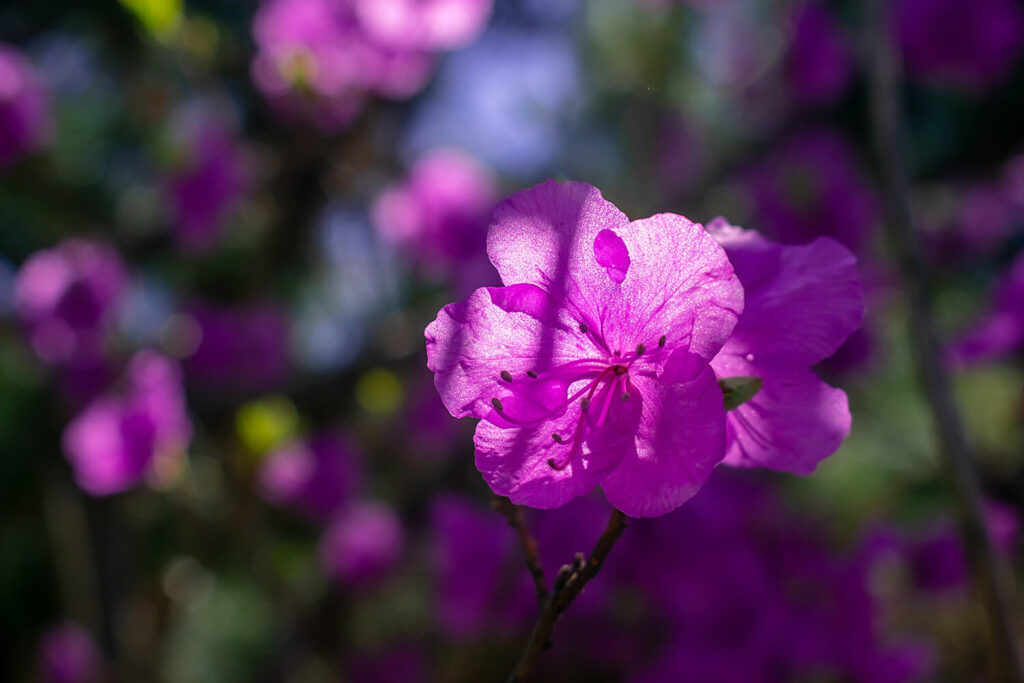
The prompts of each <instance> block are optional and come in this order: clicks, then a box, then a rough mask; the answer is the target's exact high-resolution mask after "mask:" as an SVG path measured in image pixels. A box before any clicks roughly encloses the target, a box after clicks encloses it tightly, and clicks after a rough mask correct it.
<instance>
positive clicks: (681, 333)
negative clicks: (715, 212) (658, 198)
mask: <svg viewBox="0 0 1024 683" xmlns="http://www.w3.org/2000/svg"><path fill="white" fill-rule="evenodd" d="M619 234H620V235H621V236H622V239H623V242H624V243H625V245H626V248H627V249H628V250H629V255H630V257H631V258H632V264H631V265H630V270H629V274H628V276H627V277H626V278H625V280H624V281H623V283H622V286H621V294H620V295H619V297H618V299H617V301H616V307H615V308H609V307H607V306H605V307H603V308H602V309H601V313H600V317H601V320H602V333H603V334H604V337H605V339H606V340H607V341H608V343H609V344H610V345H611V346H612V347H619V348H623V349H629V348H632V347H633V346H635V345H636V344H640V343H642V344H645V345H646V346H647V347H648V348H654V347H655V346H656V345H657V344H658V341H659V339H660V338H661V337H662V336H665V337H666V343H667V346H668V348H670V349H671V348H676V347H682V348H688V349H689V350H690V351H692V352H693V353H695V354H697V355H698V356H700V357H701V358H703V359H704V360H705V361H707V360H710V359H711V358H712V357H713V356H714V355H715V353H716V352H717V351H718V349H720V348H721V346H722V344H724V343H725V340H726V339H728V338H729V335H730V333H731V332H732V329H733V327H734V326H735V325H736V320H737V318H738V317H739V315H740V313H741V312H742V311H743V288H742V287H741V286H740V283H739V280H738V279H737V278H736V276H735V274H734V273H733V267H732V264H730V263H729V259H728V258H727V257H726V255H725V252H724V251H723V250H722V249H721V248H720V247H719V245H718V244H717V243H716V242H715V240H714V239H712V238H711V237H710V236H709V235H708V234H707V233H706V232H705V231H704V229H703V228H702V227H701V226H700V225H697V224H695V223H691V222H690V221H689V220H687V219H686V218H684V217H683V216H677V215H675V214H670V213H664V214H658V215H656V216H651V217H650V218H644V219H642V220H638V221H633V222H632V223H630V225H629V227H628V229H626V230H624V231H620V233H619Z"/></svg>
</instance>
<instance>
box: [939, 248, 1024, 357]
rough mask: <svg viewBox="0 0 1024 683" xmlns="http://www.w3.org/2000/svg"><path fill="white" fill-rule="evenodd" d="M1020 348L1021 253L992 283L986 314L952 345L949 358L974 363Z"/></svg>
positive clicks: (1023, 319)
mask: <svg viewBox="0 0 1024 683" xmlns="http://www.w3.org/2000/svg"><path fill="white" fill-rule="evenodd" d="M1021 349H1024V254H1020V255H1018V256H1017V258H1016V260H1014V262H1013V263H1012V264H1011V265H1010V267H1009V268H1008V270H1007V271H1006V272H1005V273H1003V274H1002V275H1001V276H1000V278H999V280H998V281H997V282H996V284H995V287H994V288H993V292H992V300H991V303H990V304H989V307H988V311H987V312H986V313H985V315H984V316H982V317H981V319H979V320H978V321H977V322H975V323H974V325H973V326H972V327H971V328H970V329H968V330H967V331H966V332H964V333H963V334H962V335H961V336H960V338H959V339H957V340H956V341H954V343H953V345H952V355H953V358H954V359H955V360H957V361H959V362H961V363H978V362H985V361H991V360H996V359H999V358H1004V357H1006V356H1009V355H1011V354H1014V353H1018V352H1020V351H1021Z"/></svg>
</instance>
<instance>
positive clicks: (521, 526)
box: [491, 494, 548, 609]
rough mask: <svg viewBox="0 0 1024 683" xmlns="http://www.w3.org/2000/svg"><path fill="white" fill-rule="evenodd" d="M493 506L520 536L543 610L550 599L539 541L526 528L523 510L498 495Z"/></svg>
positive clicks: (527, 566) (493, 501)
mask: <svg viewBox="0 0 1024 683" xmlns="http://www.w3.org/2000/svg"><path fill="white" fill-rule="evenodd" d="M491 506H492V507H494V509H496V510H499V511H501V513H502V514H503V515H505V517H507V518H508V525H509V526H510V527H512V528H513V529H515V530H516V535H518V536H519V541H520V543H522V545H523V554H524V555H525V556H526V568H527V569H529V570H530V576H532V577H533V586H534V588H535V589H536V591H537V604H538V605H540V607H541V608H542V609H543V607H544V601H545V600H547V599H548V582H547V581H546V580H545V579H544V566H543V565H542V564H541V562H540V551H539V550H538V549H537V541H536V540H534V538H533V535H532V534H530V530H529V528H527V526H526V519H525V518H524V517H523V511H522V509H520V508H519V507H517V506H516V505H514V504H513V503H512V501H510V500H509V499H508V498H506V497H505V496H499V495H496V494H495V495H493V496H491Z"/></svg>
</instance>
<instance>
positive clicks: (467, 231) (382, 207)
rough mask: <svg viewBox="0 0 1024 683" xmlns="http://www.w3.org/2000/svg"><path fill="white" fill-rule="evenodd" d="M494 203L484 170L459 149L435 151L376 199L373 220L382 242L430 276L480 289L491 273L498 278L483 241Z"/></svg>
mask: <svg viewBox="0 0 1024 683" xmlns="http://www.w3.org/2000/svg"><path fill="white" fill-rule="evenodd" d="M497 200H498V197H497V192H496V189H495V179H494V177H493V175H492V174H491V173H490V171H488V170H487V169H486V168H485V167H484V166H482V165H481V164H479V163H478V162H476V161H474V160H473V159H472V158H471V157H469V156H467V155H466V154H464V153H462V152H459V151H458V150H454V149H442V150H435V151H433V152H430V153H429V154H427V155H426V156H424V157H423V158H421V159H419V160H418V161H417V162H416V163H415V164H414V165H413V166H412V168H411V169H410V171H409V177H408V178H407V179H406V180H405V182H403V183H401V184H396V185H392V186H390V187H388V188H386V189H385V190H384V191H383V192H382V193H381V194H380V196H378V197H377V199H376V201H375V202H374V205H373V220H374V224H375V225H376V228H377V232H378V234H379V235H380V236H381V237H382V238H383V239H384V241H386V242H388V243H390V244H392V245H393V246H395V247H397V248H398V249H399V250H400V251H402V252H403V253H404V254H405V255H406V258H407V259H408V260H409V261H410V262H412V263H413V264H415V265H417V266H418V267H419V268H420V269H421V270H422V271H424V272H425V273H427V274H428V275H431V276H434V277H439V278H443V279H448V280H453V279H457V280H458V281H462V282H467V281H468V282H473V283H475V285H474V286H479V284H480V283H481V282H482V281H485V280H486V279H487V278H488V274H489V273H490V278H491V279H496V277H495V276H494V275H493V272H494V271H493V269H492V268H491V266H490V264H489V263H488V262H487V254H486V241H487V226H488V223H489V221H490V218H491V212H492V211H493V210H494V205H495V204H496V203H497ZM471 289H472V287H471V288H469V290H467V291H471Z"/></svg>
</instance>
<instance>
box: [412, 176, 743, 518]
mask: <svg viewBox="0 0 1024 683" xmlns="http://www.w3.org/2000/svg"><path fill="white" fill-rule="evenodd" d="M487 247H488V254H489V256H490V258H491V261H492V262H493V263H494V265H495V267H496V268H497V269H498V273H499V274H500V276H501V279H502V281H503V282H504V283H505V285H506V286H504V287H485V288H481V289H478V290H476V291H475V292H473V294H472V295H470V297H469V298H468V299H466V300H465V301H463V302H459V303H454V304H450V305H448V306H446V307H445V308H444V309H442V310H441V311H440V313H439V314H438V316H437V319H436V320H435V321H434V322H433V323H431V324H430V325H429V326H428V327H427V330H426V339H427V358H428V367H429V368H430V369H431V370H433V371H434V373H435V385H436V386H437V388H438V391H439V392H440V394H441V397H442V400H443V401H444V403H445V407H447V408H448V410H449V412H450V413H451V414H452V415H454V416H455V417H476V418H480V422H479V423H478V425H477V429H476V436H475V439H474V441H475V444H476V464H477V468H478V469H479V470H480V472H481V473H482V474H483V476H484V479H485V480H486V481H487V483H488V484H489V485H490V487H491V488H492V489H493V490H494V491H495V492H496V493H499V494H501V495H506V496H508V497H509V498H510V499H511V500H512V501H513V502H515V503H520V504H526V505H530V506H533V507H539V508H552V507H558V506H560V505H563V504H564V503H566V502H568V501H569V500H571V499H572V498H575V497H577V496H581V495H583V494H585V493H587V492H589V491H590V490H591V489H593V488H594V486H596V485H600V486H601V487H602V489H603V490H604V493H605V496H606V497H607V499H608V501H609V502H610V503H611V504H612V505H614V506H615V507H617V508H619V509H620V510H622V511H623V512H624V513H626V514H627V515H630V516H634V517H650V516H657V515H662V514H664V513H666V512H668V511H670V510H672V509H674V508H676V507H678V506H679V505H681V504H682V503H683V502H685V501H686V500H687V499H689V498H690V497H691V496H693V495H694V494H695V493H696V492H697V490H698V489H699V488H700V487H701V485H702V484H703V483H704V481H705V480H706V479H707V477H708V475H709V474H710V473H711V470H712V469H713V467H714V466H715V465H716V464H717V463H718V462H719V461H720V460H721V459H722V457H723V456H724V454H725V411H724V406H723V402H722V393H721V390H720V388H719V386H718V384H717V382H716V380H715V376H714V372H713V371H712V370H711V367H710V365H709V362H710V360H711V359H712V358H714V356H715V354H716V353H717V352H718V351H719V349H720V348H721V347H722V345H723V344H724V343H725V341H726V340H727V339H728V337H729V335H730V333H731V332H732V330H733V327H734V326H735V324H736V320H737V318H738V317H739V315H740V313H741V312H742V309H743V291H742V288H741V287H740V283H739V280H738V279H737V278H736V276H735V274H734V273H733V268H732V265H731V264H730V263H729V260H728V258H727V257H726V255H725V252H724V251H723V250H722V248H721V247H720V246H719V245H718V244H717V243H716V242H715V241H714V239H713V238H712V237H711V236H709V235H708V234H707V233H706V232H705V231H704V230H703V228H702V227H701V226H699V225H696V224H694V223H691V222H690V221H689V220H687V219H685V218H683V217H682V216H677V215H675V214H659V215H656V216H652V217H650V218H646V219H643V220H638V221H633V222H630V221H629V219H628V218H627V217H626V216H625V214H623V213H622V212H621V211H619V210H618V209H617V208H616V207H615V206H614V205H612V204H611V203H609V202H607V201H605V200H604V199H603V198H602V197H601V193H600V192H599V191H598V190H597V189H596V188H594V187H591V186H590V185H586V184H583V183H558V182H555V181H553V180H549V181H548V182H546V183H543V184H541V185H538V186H536V187H534V188H532V189H530V190H526V191H524V192H520V193H518V194H516V195H513V196H512V197H511V198H509V199H508V200H506V201H505V202H503V203H502V204H500V205H499V206H498V208H497V209H496V211H495V216H494V220H493V225H492V228H491V232H490V234H489V236H488V245H487Z"/></svg>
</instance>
